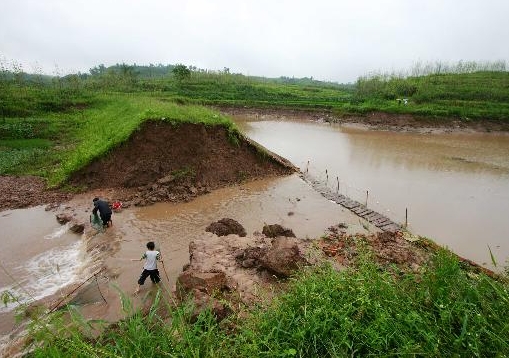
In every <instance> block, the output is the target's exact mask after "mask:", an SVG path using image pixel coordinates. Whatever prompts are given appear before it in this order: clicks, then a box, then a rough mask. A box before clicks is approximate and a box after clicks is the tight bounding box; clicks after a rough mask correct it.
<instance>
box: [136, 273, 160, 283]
mask: <svg viewBox="0 0 509 358" xmlns="http://www.w3.org/2000/svg"><path fill="white" fill-rule="evenodd" d="M149 276H150V279H151V280H152V282H153V283H158V282H159V281H161V278H160V277H159V270H158V269H155V270H143V272H142V273H141V276H140V278H139V279H138V285H140V286H141V285H143V284H144V283H145V280H146V279H147V277H149Z"/></svg>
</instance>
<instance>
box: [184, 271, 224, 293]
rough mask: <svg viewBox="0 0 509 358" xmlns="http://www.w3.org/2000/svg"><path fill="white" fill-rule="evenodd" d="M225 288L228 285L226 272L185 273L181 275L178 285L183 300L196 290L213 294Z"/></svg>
mask: <svg viewBox="0 0 509 358" xmlns="http://www.w3.org/2000/svg"><path fill="white" fill-rule="evenodd" d="M225 287H227V283H226V275H225V273H224V272H196V271H185V272H183V273H181V274H180V276H179V277H178V279H177V283H176V288H177V294H178V295H179V297H181V298H182V297H185V295H187V294H188V293H189V292H192V291H194V290H198V291H201V292H206V293H208V294H211V293H212V292H214V291H221V290H223V289H224V288H225Z"/></svg>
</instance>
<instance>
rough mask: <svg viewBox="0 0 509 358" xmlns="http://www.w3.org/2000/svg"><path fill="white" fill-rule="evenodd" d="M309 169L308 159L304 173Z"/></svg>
mask: <svg viewBox="0 0 509 358" xmlns="http://www.w3.org/2000/svg"><path fill="white" fill-rule="evenodd" d="M308 170H309V160H308V163H307V164H306V173H307V172H308Z"/></svg>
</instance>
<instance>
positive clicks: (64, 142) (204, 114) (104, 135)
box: [0, 93, 238, 185]
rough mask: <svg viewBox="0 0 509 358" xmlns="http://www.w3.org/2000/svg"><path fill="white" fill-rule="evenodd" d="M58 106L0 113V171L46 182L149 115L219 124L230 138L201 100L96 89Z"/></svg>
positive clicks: (120, 138) (59, 179)
mask: <svg viewBox="0 0 509 358" xmlns="http://www.w3.org/2000/svg"><path fill="white" fill-rule="evenodd" d="M75 100H76V102H75V103H72V104H70V105H68V106H67V108H65V110H61V111H51V112H46V111H45V110H41V109H40V108H37V107H36V108H34V109H33V110H34V112H35V113H34V114H32V115H31V116H30V117H27V118H19V117H15V118H4V120H3V122H1V123H0V148H1V149H2V150H1V151H0V174H11V175H14V174H15V175H22V174H32V175H38V176H42V177H45V178H47V179H48V183H49V184H51V185H58V184H62V183H63V182H65V180H66V179H67V178H68V177H69V175H70V174H71V173H73V172H75V171H76V170H78V169H80V168H83V167H84V166H86V165H87V164H88V163H90V162H91V161H92V160H93V159H95V158H98V157H101V156H103V155H104V154H106V153H107V152H108V151H109V150H111V149H112V148H114V147H115V146H117V145H119V144H120V143H122V142H124V141H125V140H127V138H129V136H130V135H131V134H132V132H133V131H135V130H136V129H137V128H138V127H139V126H140V124H141V123H142V122H143V121H145V120H149V119H156V120H165V121H170V122H173V123H179V122H187V123H189V122H191V123H203V124H205V125H223V126H225V127H226V128H228V129H229V131H230V133H231V135H232V138H234V137H236V136H237V135H238V132H237V130H236V128H235V127H234V125H233V123H232V122H231V121H230V120H229V119H227V118H226V117H224V116H221V115H220V114H219V113H217V112H214V111H212V110H210V109H207V108H205V107H201V106H192V105H178V104H176V103H174V102H172V101H168V100H165V99H164V98H157V97H154V96H151V95H144V94H136V95H130V94H124V93H117V94H97V95H94V96H91V95H90V96H87V97H76V98H75Z"/></svg>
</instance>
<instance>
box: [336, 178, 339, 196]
mask: <svg viewBox="0 0 509 358" xmlns="http://www.w3.org/2000/svg"><path fill="white" fill-rule="evenodd" d="M336 181H337V182H338V188H337V189H336V193H339V177H336Z"/></svg>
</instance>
